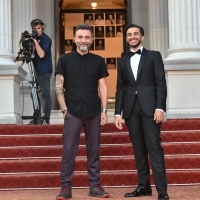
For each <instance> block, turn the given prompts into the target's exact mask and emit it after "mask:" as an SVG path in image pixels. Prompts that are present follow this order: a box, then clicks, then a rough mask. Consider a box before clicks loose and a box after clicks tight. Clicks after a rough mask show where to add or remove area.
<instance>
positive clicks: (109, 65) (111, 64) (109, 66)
mask: <svg viewBox="0 0 200 200" xmlns="http://www.w3.org/2000/svg"><path fill="white" fill-rule="evenodd" d="M106 64H107V69H116V58H106Z"/></svg>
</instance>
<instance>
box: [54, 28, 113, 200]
mask: <svg viewBox="0 0 200 200" xmlns="http://www.w3.org/2000/svg"><path fill="white" fill-rule="evenodd" d="M92 41H93V33H92V28H91V27H90V26H89V25H87V24H80V25H78V26H77V27H76V29H75V34H74V42H75V44H76V46H77V50H76V51H72V52H70V53H68V54H64V55H61V56H60V58H59V61H58V64H57V67H56V70H55V75H56V83H55V90H56V95H57V99H58V102H59V105H60V108H61V111H62V113H63V118H64V128H63V156H62V162H61V173H60V177H61V191H60V193H59V194H58V195H57V197H56V199H57V200H66V199H69V198H71V197H72V192H71V188H72V183H71V178H72V176H73V173H74V163H75V157H76V155H77V152H78V148H79V140H80V133H81V129H82V127H84V130H85V143H86V151H87V171H88V177H89V186H90V189H89V196H92V197H101V198H108V197H109V196H110V194H109V193H107V192H105V191H104V189H103V188H102V187H101V186H100V185H101V180H100V157H99V147H100V133H101V125H104V124H106V123H107V119H108V118H107V114H106V113H107V85H106V77H107V76H108V75H109V74H108V71H107V68H106V64H105V60H104V58H102V57H101V56H98V55H95V54H92V53H90V52H89V48H90V45H91V44H92Z"/></svg>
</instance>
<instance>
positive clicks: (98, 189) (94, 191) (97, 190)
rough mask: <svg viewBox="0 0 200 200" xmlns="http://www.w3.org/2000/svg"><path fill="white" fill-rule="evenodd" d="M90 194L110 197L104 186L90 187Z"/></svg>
mask: <svg viewBox="0 0 200 200" xmlns="http://www.w3.org/2000/svg"><path fill="white" fill-rule="evenodd" d="M89 196H92V197H100V198H109V197H110V194H109V193H108V192H105V191H104V189H103V188H102V187H100V186H95V187H92V188H90V190H89Z"/></svg>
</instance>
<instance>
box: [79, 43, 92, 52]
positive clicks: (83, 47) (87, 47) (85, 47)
mask: <svg viewBox="0 0 200 200" xmlns="http://www.w3.org/2000/svg"><path fill="white" fill-rule="evenodd" d="M89 47H90V44H87V45H84V46H82V45H80V46H78V48H79V49H80V51H82V52H86V51H88V50H89Z"/></svg>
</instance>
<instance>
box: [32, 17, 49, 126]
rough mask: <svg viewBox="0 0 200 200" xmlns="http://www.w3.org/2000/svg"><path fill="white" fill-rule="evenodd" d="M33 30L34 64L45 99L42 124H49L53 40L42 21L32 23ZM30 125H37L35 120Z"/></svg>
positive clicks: (37, 20) (35, 20) (36, 20)
mask: <svg viewBox="0 0 200 200" xmlns="http://www.w3.org/2000/svg"><path fill="white" fill-rule="evenodd" d="M31 27H32V30H36V31H37V37H36V38H32V39H33V41H34V50H35V51H34V54H35V58H33V63H34V67H35V71H36V75H37V81H38V84H39V86H40V89H41V91H42V98H43V99H44V102H45V105H44V109H43V112H44V116H43V120H42V124H49V120H50V114H51V94H50V79H51V75H52V58H51V44H52V41H51V39H50V38H49V37H48V36H47V35H46V34H45V33H44V27H45V24H44V23H43V22H42V20H40V19H34V20H32V21H31ZM29 124H37V121H36V120H35V119H33V120H32V121H31V122H30V123H29Z"/></svg>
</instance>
